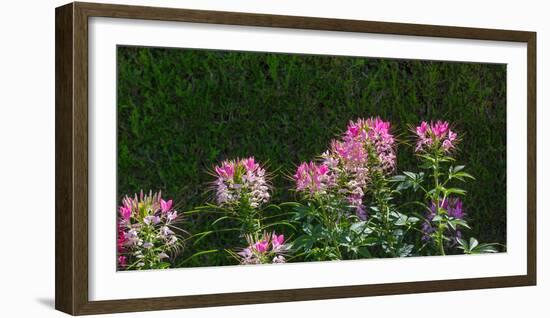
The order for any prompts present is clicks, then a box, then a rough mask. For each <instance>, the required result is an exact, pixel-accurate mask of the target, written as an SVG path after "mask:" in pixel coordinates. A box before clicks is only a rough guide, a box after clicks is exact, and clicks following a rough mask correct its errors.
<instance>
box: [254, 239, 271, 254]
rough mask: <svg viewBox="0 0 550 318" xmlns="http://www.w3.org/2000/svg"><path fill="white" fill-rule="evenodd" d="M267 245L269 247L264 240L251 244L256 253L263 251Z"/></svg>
mask: <svg viewBox="0 0 550 318" xmlns="http://www.w3.org/2000/svg"><path fill="white" fill-rule="evenodd" d="M268 247H269V242H268V241H265V240H264V241H259V242H256V243H254V245H253V248H254V250H256V251H257V252H258V253H265V252H266V251H267V248H268Z"/></svg>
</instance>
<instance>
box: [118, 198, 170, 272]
mask: <svg viewBox="0 0 550 318" xmlns="http://www.w3.org/2000/svg"><path fill="white" fill-rule="evenodd" d="M172 205H173V203H172V200H168V201H165V200H164V199H162V197H161V193H160V192H158V193H152V192H149V194H148V195H147V194H146V195H144V194H143V191H142V192H141V193H140V194H139V196H138V195H137V194H135V195H134V197H129V196H126V197H124V199H122V205H121V206H120V207H119V218H118V222H117V254H118V255H117V264H118V268H119V269H152V268H157V267H158V266H160V265H161V263H163V259H169V258H170V255H172V256H175V254H177V252H178V251H179V248H180V246H181V244H180V241H181V239H180V238H179V237H178V236H177V235H176V233H175V232H174V231H172V230H171V227H172V224H173V223H174V222H175V221H176V220H177V218H178V212H177V211H176V210H174V209H173V207H172ZM164 262H165V261H164ZM163 266H166V264H164V265H163Z"/></svg>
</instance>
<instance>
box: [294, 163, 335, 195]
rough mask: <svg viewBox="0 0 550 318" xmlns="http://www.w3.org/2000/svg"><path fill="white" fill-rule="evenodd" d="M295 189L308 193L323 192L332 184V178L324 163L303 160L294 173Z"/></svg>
mask: <svg viewBox="0 0 550 318" xmlns="http://www.w3.org/2000/svg"><path fill="white" fill-rule="evenodd" d="M294 180H295V181H296V190H297V191H299V192H304V193H306V194H308V195H312V196H313V195H316V194H324V193H326V191H327V189H329V188H330V187H331V186H333V183H334V180H333V178H332V176H331V174H330V170H329V167H328V166H327V165H326V164H319V165H318V164H316V163H314V162H312V161H310V162H309V163H307V162H304V163H302V164H301V165H300V166H298V168H297V169H296V173H295V174H294Z"/></svg>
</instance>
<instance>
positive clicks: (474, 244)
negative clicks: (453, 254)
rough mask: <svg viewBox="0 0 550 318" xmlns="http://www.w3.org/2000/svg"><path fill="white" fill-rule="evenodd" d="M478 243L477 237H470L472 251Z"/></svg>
mask: <svg viewBox="0 0 550 318" xmlns="http://www.w3.org/2000/svg"><path fill="white" fill-rule="evenodd" d="M478 244H479V242H478V241H477V240H476V239H475V238H473V237H471V238H470V251H471V250H473V249H474V248H476V246H477V245H478Z"/></svg>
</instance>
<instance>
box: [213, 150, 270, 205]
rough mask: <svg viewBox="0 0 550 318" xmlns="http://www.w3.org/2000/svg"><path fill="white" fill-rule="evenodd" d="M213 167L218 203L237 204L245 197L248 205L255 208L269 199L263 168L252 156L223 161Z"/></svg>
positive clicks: (214, 186)
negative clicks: (215, 175) (215, 176)
mask: <svg viewBox="0 0 550 318" xmlns="http://www.w3.org/2000/svg"><path fill="white" fill-rule="evenodd" d="M214 169H215V171H216V173H217V175H218V177H217V179H216V181H214V182H213V188H214V189H215V191H216V201H217V202H218V204H219V205H238V204H241V203H242V202H243V201H242V199H243V198H246V199H247V200H246V202H247V204H249V205H250V207H252V208H257V207H259V206H260V205H262V204H263V203H266V202H268V201H269V199H270V194H269V185H268V179H267V176H266V172H265V169H264V168H262V167H261V166H260V164H259V163H257V162H256V161H255V159H254V157H249V158H247V159H236V160H230V161H224V162H223V163H222V165H221V166H216V167H215V168H214Z"/></svg>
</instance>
